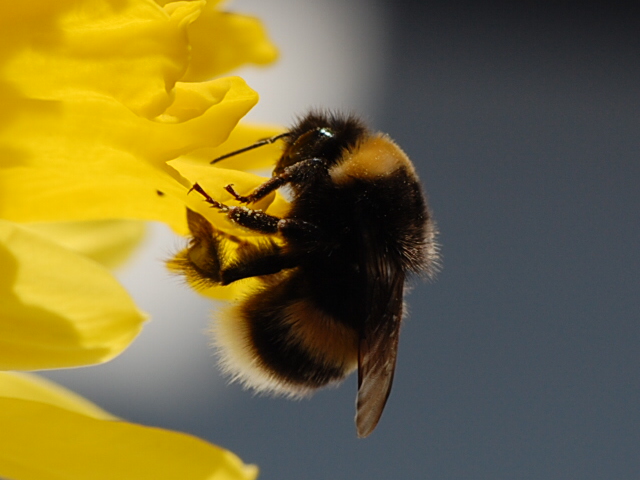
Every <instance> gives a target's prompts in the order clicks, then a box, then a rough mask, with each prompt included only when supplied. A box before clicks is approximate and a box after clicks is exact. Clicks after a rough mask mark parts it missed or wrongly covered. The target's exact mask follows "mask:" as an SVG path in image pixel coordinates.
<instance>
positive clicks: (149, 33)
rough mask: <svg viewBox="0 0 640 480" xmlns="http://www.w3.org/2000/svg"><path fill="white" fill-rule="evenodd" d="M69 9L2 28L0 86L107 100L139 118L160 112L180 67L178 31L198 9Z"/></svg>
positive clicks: (100, 5)
mask: <svg viewBox="0 0 640 480" xmlns="http://www.w3.org/2000/svg"><path fill="white" fill-rule="evenodd" d="M24 3H26V4H29V3H30V2H24ZM53 3H57V2H53ZM69 3H70V2H66V4H65V2H61V4H60V6H59V7H58V8H49V9H47V10H48V12H47V14H43V15H34V16H27V15H28V13H31V12H22V13H23V15H24V16H22V18H19V19H17V20H15V19H14V20H13V21H12V23H11V24H7V25H2V27H3V29H2V36H3V37H4V40H3V42H2V50H4V51H5V52H6V56H5V58H7V61H6V64H5V65H4V68H3V77H4V78H5V80H6V81H7V82H8V83H9V84H10V85H12V86H13V87H14V88H15V89H16V91H17V92H20V93H21V94H22V95H21V96H22V97H24V98H33V99H41V100H45V99H46V100H59V99H63V98H67V97H69V96H107V97H110V98H113V99H116V100H117V101H119V102H121V103H122V104H124V105H125V106H126V107H127V108H129V109H131V110H132V111H133V112H135V113H136V114H138V115H141V116H145V117H147V118H153V117H155V116H156V115H158V114H160V113H162V111H164V109H165V108H166V107H167V106H168V105H169V104H170V103H171V91H170V89H171V88H172V87H173V85H174V84H175V82H177V81H178V80H180V78H181V77H182V75H183V74H184V72H185V70H186V69H187V67H188V62H189V44H188V41H187V35H186V29H187V27H188V24H189V23H190V22H192V21H194V20H195V19H196V18H197V17H198V15H199V13H200V8H201V6H202V3H200V2H182V3H181V4H180V8H175V9H173V11H172V12H171V15H169V14H167V12H166V11H165V10H164V9H162V8H161V7H159V6H158V5H157V4H156V3H155V2H153V1H151V0H131V1H127V2H118V4H115V3H114V2H112V1H108V0H93V1H86V0H85V1H79V2H73V4H71V5H70V4H69ZM12 8H14V6H13V5H12ZM18 8H19V9H22V8H23V7H22V6H18ZM31 8H32V9H35V8H34V7H33V6H32V7H31ZM36 8H37V7H36ZM16 22H17V24H16ZM16 26H17V27H19V28H15V27H16Z"/></svg>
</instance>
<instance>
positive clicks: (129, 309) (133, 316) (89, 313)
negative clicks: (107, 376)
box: [0, 221, 145, 370]
mask: <svg viewBox="0 0 640 480" xmlns="http://www.w3.org/2000/svg"><path fill="white" fill-rule="evenodd" d="M0 270H1V271H2V272H3V274H2V277H1V280H0V369H2V370H39V369H46V368H60V367H71V366H78V365H88V364H94V363H100V362H105V361H107V360H109V359H111V358H113V357H115V356H116V355H117V354H119V353H120V352H121V351H122V350H124V349H125V348H126V347H127V346H128V345H129V343H131V341H132V340H133V339H134V338H135V337H136V335H137V334H138V332H139V331H140V329H141V327H142V323H143V321H144V319H145V315H144V314H143V313H141V312H140V311H139V310H138V309H137V307H136V306H135V304H134V303H133V301H132V300H131V298H130V297H129V295H128V294H127V292H126V291H125V289H124V288H123V287H122V286H121V285H120V284H119V283H118V282H117V281H116V280H115V279H114V278H113V277H112V276H111V273H110V272H109V271H108V270H107V269H105V268H104V267H102V266H100V265H99V264H97V263H96V262H94V261H92V260H89V259H86V258H84V257H81V256H80V255H77V254H75V253H73V252H71V251H70V250H68V249H66V248H64V247H61V246H59V245H57V244H55V243H52V242H50V241H48V240H47V239H45V238H44V237H41V236H39V235H37V234H35V233H34V232H32V231H30V230H27V229H25V228H23V227H19V226H17V225H15V224H12V223H10V222H6V221H0Z"/></svg>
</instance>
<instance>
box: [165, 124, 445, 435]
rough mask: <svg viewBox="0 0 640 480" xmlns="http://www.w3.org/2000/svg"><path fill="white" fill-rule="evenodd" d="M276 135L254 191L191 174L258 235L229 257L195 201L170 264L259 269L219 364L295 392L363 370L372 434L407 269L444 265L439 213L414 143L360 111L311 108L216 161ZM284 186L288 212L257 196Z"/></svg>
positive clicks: (231, 217) (224, 280)
mask: <svg viewBox="0 0 640 480" xmlns="http://www.w3.org/2000/svg"><path fill="white" fill-rule="evenodd" d="M279 140H281V141H282V142H283V144H284V148H283V153H282V156H281V157H280V159H279V160H278V162H277V164H276V166H275V169H274V171H273V176H272V177H271V178H270V179H269V180H267V181H265V182H264V183H263V184H261V185H259V186H258V187H257V188H255V189H254V190H253V192H252V193H250V194H248V195H246V196H242V195H239V194H238V193H237V192H236V191H235V190H234V188H233V186H232V185H227V186H226V187H225V188H226V190H227V191H228V192H229V193H230V194H231V195H232V197H233V198H234V199H235V200H236V201H237V203H238V205H227V204H223V203H220V202H218V201H217V200H216V199H214V198H212V197H211V196H210V195H209V194H207V192H206V191H205V190H204V189H203V188H202V187H200V185H198V184H195V185H193V187H192V190H195V191H196V192H198V193H199V194H200V195H201V196H202V198H203V200H204V201H206V202H207V203H208V204H209V205H210V206H211V207H212V208H215V209H218V210H219V211H220V212H222V213H224V214H225V215H226V217H227V219H228V221H229V222H231V223H233V224H235V225H238V226H241V227H243V228H245V229H248V230H251V231H253V232H256V233H258V234H260V236H261V237H262V241H261V242H259V243H249V242H246V243H240V244H239V246H238V248H237V250H236V252H237V254H236V255H235V258H234V259H231V260H229V259H227V258H225V254H224V245H223V244H224V242H226V241H229V238H228V237H227V236H226V235H225V234H224V232H221V231H219V230H217V229H216V228H215V227H213V226H212V225H211V223H209V222H208V221H207V220H206V219H205V218H204V217H203V216H201V215H200V214H198V213H196V212H194V211H191V210H188V212H187V220H188V225H189V229H190V231H191V235H192V238H191V240H190V243H189V246H188V247H187V248H186V249H185V250H183V251H182V252H180V253H179V254H178V256H177V257H176V259H175V260H174V261H173V262H172V263H173V267H174V268H176V269H178V270H179V271H181V272H182V273H183V274H185V275H186V276H188V277H189V278H192V279H193V278H195V279H197V280H199V281H202V282H204V283H206V284H208V285H229V284H231V283H233V282H235V281H238V280H241V279H244V278H248V277H257V278H258V279H259V283H260V287H259V288H257V289H256V290H254V291H253V292H252V293H251V294H250V295H248V296H247V297H246V298H244V299H243V300H242V301H240V302H239V303H238V304H236V305H234V306H233V307H231V308H230V309H228V310H227V311H226V312H225V313H223V314H222V315H220V316H219V318H218V319H217V321H216V324H215V326H214V336H215V343H216V345H217V348H218V351H219V356H220V363H221V366H222V369H223V370H224V371H225V372H226V373H228V374H229V375H231V376H232V377H233V378H234V379H236V380H239V381H241V382H242V383H243V384H244V385H245V386H247V387H250V388H253V389H255V390H257V391H260V392H270V393H275V394H284V395H288V396H291V397H301V396H306V395H308V394H310V393H312V392H313V391H315V390H316V389H318V388H321V387H324V386H327V385H330V384H334V383H337V382H340V381H341V380H343V379H344V378H345V377H346V376H347V375H349V374H350V373H351V372H352V371H354V370H356V369H357V370H358V394H357V402H356V403H357V405H356V420H355V421H356V427H357V433H358V436H359V437H366V436H368V435H369V434H370V433H371V432H372V431H373V429H374V428H375V427H376V425H377V423H378V421H379V419H380V417H381V415H382V411H383V409H384V406H385V404H386V402H387V398H388V396H389V392H390V390H391V384H392V381H393V375H394V370H395V365H396V356H397V350H398V337H399V333H400V325H401V322H402V316H403V297H404V291H405V285H406V282H407V278H408V276H409V275H410V274H423V275H424V274H426V275H427V276H432V275H433V274H434V273H435V271H436V269H437V265H438V249H437V245H436V242H435V237H436V227H435V223H434V221H433V219H432V216H431V213H430V211H429V208H428V205H427V202H426V199H425V196H424V194H423V191H422V187H421V185H420V181H419V179H418V177H417V175H416V171H415V168H414V166H413V164H412V163H411V161H410V160H409V158H408V157H407V155H406V154H405V153H404V152H403V151H402V150H401V149H400V147H398V145H396V144H395V143H394V142H393V141H392V140H391V139H390V138H389V137H388V136H387V135H385V134H382V133H376V132H373V131H371V130H369V129H368V128H367V127H366V126H365V125H364V123H363V122H362V121H360V120H359V119H357V118H356V117H353V116H346V115H338V114H331V113H324V112H312V113H309V114H307V115H306V116H304V117H302V118H300V119H299V121H298V122H297V123H296V124H295V125H294V126H293V127H292V128H291V129H290V130H288V131H287V132H285V133H283V134H280V135H278V136H276V137H272V138H269V139H266V140H263V141H260V142H258V143H256V144H254V145H251V146H249V147H247V148H244V149H242V150H239V151H236V152H232V153H231V154H228V155H225V156H224V157H220V158H218V159H216V160H214V161H213V162H212V163H215V162H218V161H221V160H223V159H224V158H227V157H229V156H231V155H236V154H238V153H241V152H244V151H246V150H249V149H252V148H256V147H258V146H260V145H264V144H267V143H273V142H275V141H279ZM284 186H288V187H289V189H290V192H291V206H290V210H289V212H288V213H287V214H286V216H284V217H282V218H279V217H276V216H273V215H270V214H268V213H266V212H263V211H260V210H253V209H251V204H253V203H254V202H257V201H258V200H260V199H262V198H264V197H265V196H266V195H268V194H269V193H271V192H273V191H275V190H277V189H279V188H281V187H284ZM275 239H277V241H274V240H275ZM236 240H237V239H236Z"/></svg>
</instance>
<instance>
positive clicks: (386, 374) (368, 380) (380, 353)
mask: <svg viewBox="0 0 640 480" xmlns="http://www.w3.org/2000/svg"><path fill="white" fill-rule="evenodd" d="M387 267H388V266H387ZM383 270H387V271H386V275H384V274H383V275H380V276H378V277H377V279H378V281H376V282H375V284H372V285H371V287H370V288H371V292H369V295H368V296H369V298H370V299H371V303H370V305H371V308H370V313H369V316H368V317H367V320H366V321H365V325H364V328H363V332H362V334H361V338H360V345H359V352H358V397H357V400H356V428H357V431H358V437H361V438H363V437H366V436H368V435H369V434H370V433H371V432H373V429H374V428H375V427H376V425H377V424H378V421H379V420H380V417H381V416H382V411H383V410H384V406H385V404H386V403H387V398H389V393H390V392H391V384H392V383H393V374H394V371H395V368H396V356H397V352H398V337H399V334H400V322H401V320H402V298H403V297H402V294H403V289H404V280H405V276H404V273H403V272H402V271H401V270H399V271H391V272H389V271H388V269H384V268H383ZM374 278H375V277H374Z"/></svg>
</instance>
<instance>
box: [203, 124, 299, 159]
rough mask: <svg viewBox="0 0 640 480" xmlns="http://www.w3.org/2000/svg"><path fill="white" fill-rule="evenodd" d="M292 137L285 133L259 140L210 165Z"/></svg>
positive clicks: (227, 154) (226, 154) (289, 133)
mask: <svg viewBox="0 0 640 480" xmlns="http://www.w3.org/2000/svg"><path fill="white" fill-rule="evenodd" d="M290 135H291V132H284V133H281V134H279V135H275V136H273V137H269V138H264V139H262V140H258V141H257V142H256V143H254V144H253V145H249V146H248V147H244V148H241V149H240V150H235V151H233V152H231V153H225V154H224V155H222V156H221V157H218V158H214V159H213V160H211V161H210V162H209V163H210V164H211V165H213V164H214V163H218V162H219V161H221V160H224V159H225V158H229V157H233V156H235V155H239V154H240V153H244V152H248V151H249V150H253V149H254V148H258V147H262V146H263V145H270V144H272V143H274V142H277V141H278V140H280V139H281V138H285V137H289V136H290Z"/></svg>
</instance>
